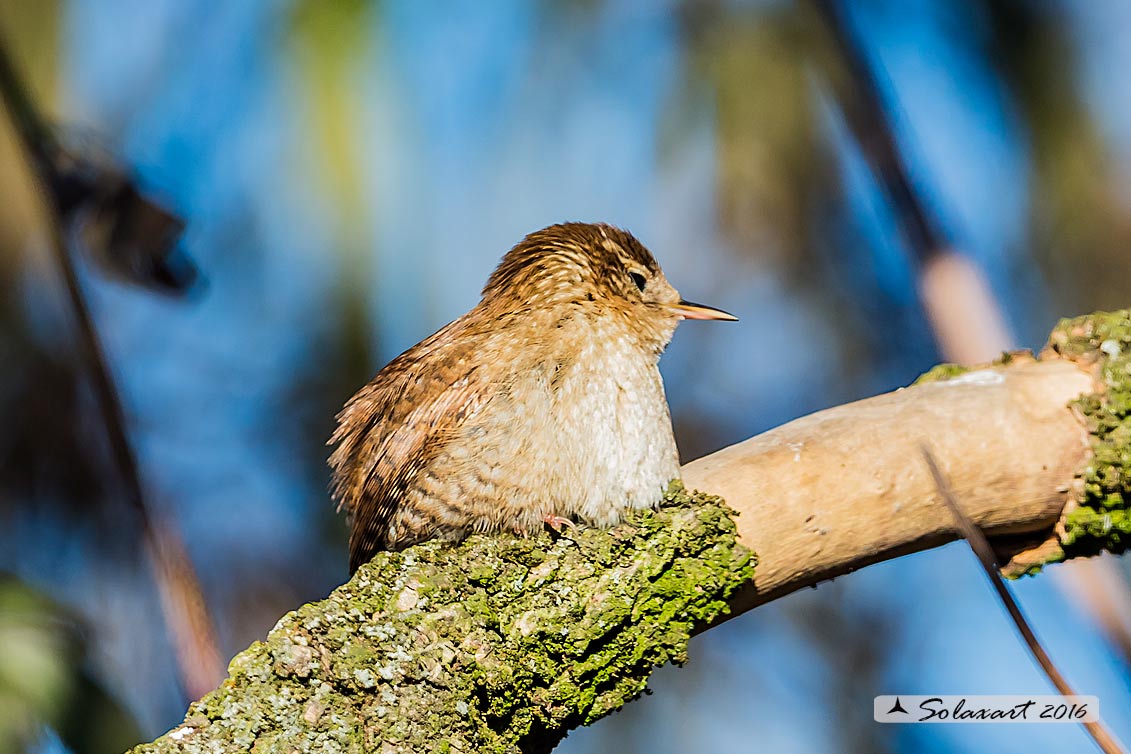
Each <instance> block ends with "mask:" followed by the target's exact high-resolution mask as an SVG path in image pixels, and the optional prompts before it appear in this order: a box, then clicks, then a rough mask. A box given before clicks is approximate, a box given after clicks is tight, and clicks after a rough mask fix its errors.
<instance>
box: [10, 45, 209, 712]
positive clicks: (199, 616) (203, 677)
mask: <svg viewBox="0 0 1131 754" xmlns="http://www.w3.org/2000/svg"><path fill="white" fill-rule="evenodd" d="M0 98H2V99H3V102H4V105H5V106H6V108H7V110H8V111H9V113H10V114H11V116H12V121H13V123H14V124H15V127H16V132H17V134H18V135H19V137H20V139H21V141H22V143H23V146H24V149H25V150H26V151H27V153H28V154H29V155H31V157H32V163H33V165H34V167H35V174H36V175H35V177H36V178H37V179H38V181H39V183H40V184H41V186H42V188H43V196H44V202H45V204H46V205H47V208H48V212H49V214H50V218H51V221H50V222H49V225H50V237H51V242H52V247H53V248H54V251H55V258H56V262H57V263H58V265H59V272H60V274H61V275H62V277H63V280H64V283H65V284H66V288H67V294H68V298H69V300H70V303H71V308H72V311H73V313H74V317H75V322H76V325H77V329H78V338H77V340H78V346H79V349H80V350H81V356H82V363H83V365H84V366H85V368H86V371H87V373H88V374H89V376H90V379H91V382H92V384H93V389H94V393H95V395H96V397H97V403H98V407H99V410H100V411H101V413H102V423H103V426H104V427H105V429H106V434H107V438H108V440H109V443H110V447H111V451H112V454H113V458H114V464H115V466H116V467H117V470H118V473H119V475H120V477H121V479H122V481H123V483H124V484H125V488H126V499H127V500H128V502H129V504H130V506H131V507H132V508H133V509H134V511H135V512H136V514H137V516H138V518H139V520H140V522H141V526H142V532H143V536H144V537H145V540H146V542H147V548H146V549H147V551H148V552H149V555H150V560H151V562H152V565H153V572H154V577H155V579H156V581H157V585H158V589H159V591H160V594H161V597H162V604H163V605H164V607H165V609H164V615H165V620H166V623H167V624H168V626H169V629H170V631H171V632H172V634H173V637H174V639H175V642H174V643H175V644H176V645H177V652H178V659H179V660H180V662H179V666H180V674H181V682H182V684H183V686H184V690H185V692H186V693H187V694H188V695H189V696H190V697H192V698H196V697H198V696H200V695H201V694H203V693H205V692H207V691H208V690H209V689H211V688H213V687H214V686H215V685H216V683H217V682H218V680H219V679H220V678H222V677H223V673H222V668H223V664H222V661H221V657H220V651H219V649H218V646H217V643H216V638H215V628H214V626H213V622H212V618H211V616H210V615H209V613H208V610H207V603H206V602H205V600H204V593H203V590H202V589H201V587H200V582H199V579H198V578H197V575H196V572H195V570H194V568H193V566H192V562H191V561H190V560H189V559H188V557H187V555H186V554H185V547H184V544H183V542H182V540H181V537H180V536H179V535H178V534H177V533H176V532H175V530H174V529H173V528H172V527H171V524H170V523H169V522H168V521H167V520H162V521H161V522H160V523H159V522H158V520H157V519H158V518H159V517H158V516H155V515H154V513H153V512H152V510H151V509H150V507H149V505H148V504H147V502H146V498H145V494H144V491H143V489H142V483H141V474H140V470H139V468H138V463H137V457H136V455H135V454H134V450H133V447H132V445H131V444H130V441H129V437H128V435H127V432H126V418H125V414H124V412H123V409H122V402H121V399H120V397H119V395H118V391H117V390H116V388H115V386H114V382H113V379H112V377H111V376H110V369H109V366H108V364H107V359H106V354H105V352H104V350H103V347H102V342H101V340H100V338H99V336H98V331H97V329H96V327H95V325H94V322H93V319H92V317H91V314H90V308H89V306H88V305H87V302H86V297H85V296H84V295H83V291H82V286H81V284H80V282H79V279H78V274H77V272H76V270H75V265H74V261H73V260H72V258H71V255H70V253H69V250H68V245H67V242H66V239H65V234H64V231H63V229H62V227H61V226H62V225H63V216H62V213H61V208H60V201H59V197H58V196H57V195H56V191H55V189H56V188H57V187H58V186H59V176H58V174H57V172H56V165H55V157H56V156H57V154H58V151H59V149H60V147H59V144H58V142H57V141H56V139H55V137H54V135H53V133H52V131H51V128H49V127H48V125H47V123H46V122H45V120H44V119H43V118H42V117H40V115H39V113H38V111H37V109H36V108H35V106H34V104H33V102H32V100H31V98H30V96H29V95H28V93H27V91H26V89H25V88H24V86H23V83H22V81H21V79H20V78H19V76H18V75H17V74H16V70H15V67H14V65H13V64H12V62H11V60H10V59H9V57H8V55H7V50H6V49H5V47H4V45H3V44H0Z"/></svg>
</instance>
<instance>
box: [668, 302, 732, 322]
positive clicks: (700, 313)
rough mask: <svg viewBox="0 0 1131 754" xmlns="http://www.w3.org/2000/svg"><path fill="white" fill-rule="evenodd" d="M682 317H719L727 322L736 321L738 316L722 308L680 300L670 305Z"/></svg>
mask: <svg viewBox="0 0 1131 754" xmlns="http://www.w3.org/2000/svg"><path fill="white" fill-rule="evenodd" d="M672 309H674V310H675V311H676V313H678V314H679V316H681V317H683V318H684V319H721V320H724V321H727V322H737V321H738V317H736V316H734V315H733V314H728V313H727V312H724V311H723V310H722V309H715V308H714V307H711V306H703V305H702V304H694V303H692V302H690V301H682V300H681V301H680V302H679V303H678V304H676V305H675V306H673V307H672Z"/></svg>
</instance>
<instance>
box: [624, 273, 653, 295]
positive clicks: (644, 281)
mask: <svg viewBox="0 0 1131 754" xmlns="http://www.w3.org/2000/svg"><path fill="white" fill-rule="evenodd" d="M628 276H629V277H630V278H632V282H634V283H636V287H637V288H639V289H640V292H641V293H643V292H644V286H646V285H648V278H646V277H644V276H643V275H641V274H640V273H639V272H630V273H628Z"/></svg>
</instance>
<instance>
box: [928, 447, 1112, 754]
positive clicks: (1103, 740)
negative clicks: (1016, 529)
mask: <svg viewBox="0 0 1131 754" xmlns="http://www.w3.org/2000/svg"><path fill="white" fill-rule="evenodd" d="M920 450H921V452H922V453H923V460H925V461H926V462H927V468H929V469H930V470H931V476H932V477H933V478H934V480H935V486H936V487H937V488H938V491H939V497H940V498H942V501H943V503H945V504H946V507H947V508H948V509H949V510H950V512H951V515H953V516H954V520H955V523H956V524H957V529H958V533H959V534H961V535H962V537H963V538H964V539H965V540H966V543H967V544H968V545H970V549H971V550H973V552H974V554H975V555H976V556H977V557H978V562H979V563H981V565H982V570H983V571H985V573H986V577H987V578H988V579H989V580H990V584H991V585H992V586H993V588H994V591H996V592H997V596H998V598H999V599H1000V600H1001V604H1002V605H1004V606H1005V611H1006V612H1007V613H1009V617H1010V618H1011V619H1012V620H1013V625H1014V626H1016V627H1017V632H1018V633H1019V634H1021V638H1023V639H1024V640H1025V645H1026V646H1027V647H1028V648H1029V652H1030V653H1031V654H1032V655H1033V659H1035V660H1036V661H1037V664H1038V665H1040V666H1041V670H1043V671H1044V673H1045V675H1046V676H1048V679H1049V681H1050V682H1052V685H1053V686H1055V687H1056V690H1057V691H1059V692H1060V693H1061V694H1064V695H1065V696H1075V695H1076V692H1075V691H1073V690H1072V686H1071V685H1069V683H1068V680H1067V679H1066V678H1065V677H1064V675H1063V674H1062V673H1061V672H1060V670H1059V669H1058V668H1057V667H1056V664H1055V663H1054V662H1053V661H1052V658H1051V657H1049V654H1048V652H1046V651H1045V648H1044V646H1043V645H1042V644H1041V640H1040V639H1038V638H1037V634H1036V632H1035V631H1033V627H1032V626H1031V625H1029V621H1028V620H1027V619H1026V618H1025V614H1024V613H1023V612H1021V606H1020V605H1018V604H1017V600H1015V599H1014V598H1013V593H1012V592H1011V591H1009V586H1008V585H1007V584H1006V583H1005V579H1003V578H1002V576H1001V571H1000V566H999V564H998V562H997V555H996V554H995V553H994V548H993V546H992V545H991V544H990V541H989V540H988V539H987V538H986V535H985V533H984V532H983V531H982V530H981V529H979V528H978V527H977V526H975V524H974V522H973V521H971V520H970V518H969V517H968V516H967V515H966V514H965V513H963V511H962V508H961V507H959V505H958V500H957V499H956V498H955V496H954V491H953V490H951V488H950V482H949V481H947V479H946V477H945V476H944V475H943V473H942V470H941V469H940V468H939V465H938V463H937V462H936V461H935V456H934V454H933V453H931V450H930V448H928V447H927V446H926V445H921V446H920ZM1082 725H1083V726H1084V728H1085V729H1086V730H1087V731H1088V734H1089V735H1091V737H1092V739H1093V740H1094V741H1095V742H1096V746H1098V747H1100V750H1101V751H1103V752H1105V754H1127V750H1126V749H1124V748H1123V745H1122V744H1120V743H1119V742H1118V741H1117V740H1116V738H1115V736H1114V735H1112V733H1111V731H1109V730H1108V729H1107V728H1106V727H1105V726H1104V725H1103V723H1100V722H1094V723H1082Z"/></svg>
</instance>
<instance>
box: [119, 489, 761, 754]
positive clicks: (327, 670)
mask: <svg viewBox="0 0 1131 754" xmlns="http://www.w3.org/2000/svg"><path fill="white" fill-rule="evenodd" d="M753 570H754V558H753V556H752V554H751V553H750V552H748V551H747V550H745V549H744V548H742V547H741V546H739V545H738V544H737V542H736V538H735V528H734V523H733V521H732V520H731V512H730V511H729V509H727V508H726V506H725V505H724V504H723V503H722V501H721V500H719V499H718V498H713V497H710V496H707V495H702V494H699V493H695V494H693V495H689V494H687V493H686V492H684V490H683V488H682V487H681V486H680V485H678V484H677V483H673V485H672V487H671V489H669V491H668V494H667V496H666V499H665V502H664V504H663V505H662V506H661V507H660V508H659V509H658V510H655V511H640V512H637V513H634V514H633V515H632V516H631V517H630V518H629V520H628V521H626V522H625V523H624V524H622V525H620V526H617V527H614V528H612V529H609V530H598V529H589V528H578V529H571V530H568V531H567V532H566V534H565V535H564V536H561V537H555V538H551V537H550V536H549V535H540V536H537V537H532V538H520V537H513V536H506V535H500V536H475V537H471V538H469V539H468V540H467V541H465V542H464V543H462V544H461V545H458V546H446V545H443V544H440V543H425V544H422V545H418V546H416V547H412V548H409V549H408V550H405V551H403V552H400V553H381V554H379V555H378V556H377V557H376V558H374V560H373V561H372V562H371V563H369V564H368V565H366V566H364V567H362V568H361V569H360V570H359V571H358V572H357V574H356V575H355V576H354V578H353V579H352V580H351V581H350V582H349V583H348V584H346V585H344V586H342V587H341V588H339V589H337V590H335V591H334V592H333V593H332V594H331V595H330V596H329V597H328V598H327V599H325V600H323V601H321V602H316V603H311V604H309V605H304V606H303V607H301V608H299V609H298V610H297V611H295V612H293V613H290V614H288V615H287V616H285V617H284V618H283V619H282V620H280V621H279V624H278V625H277V626H276V627H275V629H274V630H272V631H271V633H270V635H269V636H268V637H267V640H266V641H265V642H259V643H256V644H254V645H253V646H252V647H251V648H249V649H248V650H246V651H245V652H243V653H241V654H240V655H238V656H236V658H235V659H234V660H232V663H231V665H230V667H229V672H230V677H229V678H228V679H227V680H226V681H225V682H224V684H223V685H222V686H221V687H220V688H219V689H217V690H216V691H214V692H212V693H211V694H209V695H207V696H206V697H204V698H203V699H201V700H200V701H199V702H197V703H195V704H193V705H192V707H191V708H190V709H189V712H188V716H187V717H186V719H185V722H184V723H183V724H182V725H179V726H177V727H176V728H174V729H173V730H172V731H170V732H169V733H167V734H166V735H165V736H163V737H162V738H160V739H158V740H157V741H156V742H154V743H152V744H147V745H144V746H139V747H138V748H136V749H134V752H135V753H136V754H142V753H143V752H144V753H147V754H149V753H151V754H157V753H158V752H216V751H224V752H234V751H254V752H273V751H286V752H290V751H319V752H359V753H360V752H382V753H383V754H385V753H392V752H448V751H451V752H456V751H462V752H472V751H475V752H519V751H522V752H540V751H549V750H550V749H551V748H553V746H554V745H556V744H557V743H558V741H560V740H561V738H563V737H564V736H565V734H566V733H567V732H568V731H569V730H570V729H572V728H574V727H576V726H578V725H585V724H588V723H591V722H593V721H594V720H597V719H598V718H600V717H602V716H603V715H606V714H608V713H609V712H612V711H613V710H616V709H618V708H619V707H621V706H622V705H624V704H625V703H626V702H628V701H630V700H631V699H632V698H633V697H635V696H636V695H638V694H639V693H640V692H641V691H642V690H643V689H644V685H645V681H646V680H647V678H648V676H649V675H650V673H651V672H652V670H653V669H654V668H655V667H657V666H659V665H662V664H665V663H667V662H675V663H682V662H683V661H684V660H686V659H687V655H686V652H687V641H688V638H689V637H690V635H691V631H692V629H693V628H694V627H695V626H698V625H702V624H705V623H707V622H709V621H710V620H712V619H713V618H715V617H716V616H717V615H719V614H720V613H723V612H725V611H726V610H727V602H726V601H727V598H728V597H729V596H730V595H731V594H732V593H733V592H734V590H735V589H737V588H738V587H739V586H740V585H741V584H743V583H745V582H748V581H749V580H750V579H751V578H753Z"/></svg>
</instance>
